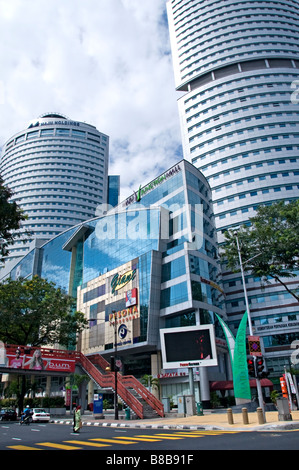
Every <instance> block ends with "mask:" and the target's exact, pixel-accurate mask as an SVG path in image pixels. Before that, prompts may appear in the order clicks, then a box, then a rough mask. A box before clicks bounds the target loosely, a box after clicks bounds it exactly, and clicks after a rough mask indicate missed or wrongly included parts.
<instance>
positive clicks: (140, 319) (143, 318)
mask: <svg viewBox="0 0 299 470" xmlns="http://www.w3.org/2000/svg"><path fill="white" fill-rule="evenodd" d="M216 253H217V245H216V232H215V227H214V217H213V212H212V209H211V192H210V188H209V185H208V184H207V181H206V179H205V178H204V176H203V175H202V174H201V173H200V172H199V171H198V170H197V169H196V168H195V167H194V166H193V165H192V164H191V163H189V162H187V161H185V160H183V161H181V162H179V163H178V164H177V165H175V167H173V168H171V169H170V170H168V171H167V172H165V173H164V174H163V175H161V176H160V177H158V178H157V179H155V180H153V181H152V182H151V183H149V184H148V185H147V186H145V187H143V188H141V187H140V188H139V189H138V190H136V192H135V193H134V194H133V195H132V196H131V197H130V198H128V199H127V200H125V201H123V202H122V203H121V204H119V205H118V206H117V207H115V208H113V209H111V210H110V211H108V212H107V213H106V214H104V215H102V216H100V217H96V218H94V219H91V220H87V221H85V222H84V223H82V224H79V225H77V226H75V227H72V228H71V229H68V230H66V231H65V232H63V233H62V234H60V235H58V236H56V237H55V238H53V239H52V240H51V241H49V242H47V243H45V244H44V245H43V246H41V247H40V248H36V249H35V250H32V252H30V253H29V254H28V255H27V256H26V257H24V258H23V259H22V261H21V262H20V263H19V265H18V266H16V268H15V269H14V271H13V272H12V273H11V276H12V277H17V276H19V275H21V276H25V277H26V276H28V277H29V276H31V275H32V274H39V275H40V276H41V277H43V278H46V279H48V280H50V281H53V282H55V283H56V284H57V285H58V286H60V287H62V288H63V289H64V290H65V291H66V292H68V293H69V294H70V295H72V296H74V297H77V308H78V309H79V310H81V311H82V312H84V314H85V316H86V318H87V319H88V320H89V324H90V327H89V329H88V330H86V331H84V332H83V334H82V335H81V337H80V338H79V343H78V348H79V349H80V350H81V351H82V352H83V353H84V354H87V355H88V354H93V353H100V354H103V355H104V356H105V355H107V357H109V355H111V351H112V350H113V348H114V338H113V328H112V327H111V319H114V318H115V319H116V322H117V324H118V325H119V326H122V327H123V330H122V331H123V332H124V331H125V337H123V338H118V353H119V354H120V356H121V358H122V363H123V367H124V370H123V371H124V372H125V373H133V374H134V375H137V376H138V375H139V374H140V375H142V373H154V371H153V370H148V369H146V367H148V364H149V363H150V358H151V357H152V356H157V357H158V356H159V351H160V349H159V348H160V337H159V330H160V329H161V328H167V327H172V326H174V325H175V326H176V325H177V326H182V325H200V324H207V323H214V313H218V314H220V315H221V316H223V317H224V318H225V312H224V308H223V304H224V297H223V291H222V288H221V277H220V274H219V273H220V271H219V266H218V262H217V258H216ZM216 336H219V337H220V336H222V332H217V331H216ZM224 349H225V348H224ZM224 349H223V351H220V354H222V355H226V351H224ZM140 355H141V357H143V360H139V362H138V359H136V358H139V357H140ZM137 363H139V364H141V365H140V368H139V369H138V368H137V369H136V367H137V366H136V364H137ZM132 364H133V365H132ZM159 367H160V368H161V363H160V366H158V368H157V370H158V369H159ZM222 372H223V373H224V372H226V370H223V371H222ZM222 378H223V379H225V378H226V377H225V375H222Z"/></svg>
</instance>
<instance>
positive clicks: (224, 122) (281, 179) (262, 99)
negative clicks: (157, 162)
mask: <svg viewBox="0 0 299 470" xmlns="http://www.w3.org/2000/svg"><path fill="white" fill-rule="evenodd" d="M298 7H299V2H298V0H280V1H273V0H265V1H262V0H258V1H254V0H250V1H248V0H217V1H215V0H206V1H202V0H168V1H167V11H168V20H169V30H170V39H171V46H172V56H173V64H174V74H175V84H176V89H177V91H178V96H179V98H178V108H179V117H180V122H181V130H182V143H183V151H184V158H185V159H187V160H188V161H190V162H192V163H193V164H194V165H195V166H196V167H197V168H198V169H200V171H202V172H203V174H204V175H205V176H206V178H207V180H208V182H209V184H210V186H211V189H212V199H213V204H214V214H215V225H216V230H217V235H218V242H219V244H222V243H223V241H224V232H225V231H226V230H227V229H238V227H239V226H240V225H241V224H248V223H249V219H250V218H251V217H254V215H255V214H256V209H257V207H258V206H259V205H260V204H272V203H273V202H276V201H278V200H283V201H285V202H286V203H287V202H288V201H292V200H294V199H297V198H298V188H299V133H298V126H299V106H298V83H299V82H298V80H299V60H298V59H299V55H298V52H299V22H298ZM243 262H246V260H243ZM284 281H285V282H286V284H288V286H289V288H290V289H292V288H293V286H294V285H296V284H298V278H296V279H291V280H290V279H285V280H284ZM223 283H224V290H225V294H226V311H227V315H228V317H229V324H230V327H231V329H232V331H234V332H235V331H236V329H235V327H238V325H239V322H240V319H241V318H242V316H243V314H244V312H245V310H246V307H245V301H244V292H243V285H242V279H241V275H240V273H237V274H236V273H232V272H231V271H230V270H227V269H226V268H225V266H224V270H223ZM246 288H247V293H248V297H249V302H250V306H251V316H252V323H253V327H254V333H255V334H256V335H259V336H260V337H261V338H262V343H263V347H264V353H265V357H266V362H267V366H268V369H269V371H270V372H271V376H270V377H271V379H272V378H273V377H274V376H276V377H277V379H278V377H279V375H280V374H281V373H282V372H283V370H284V365H286V366H287V367H288V368H289V367H290V365H291V364H290V357H291V352H292V350H291V344H292V342H293V341H294V340H298V339H299V335H298V326H299V308H298V302H296V301H295V300H294V298H293V297H292V296H291V295H290V294H289V293H288V292H287V291H286V290H285V289H283V288H282V287H281V286H280V285H279V284H278V283H277V282H274V281H271V280H269V283H267V284H266V285H262V283H261V279H259V278H254V277H253V276H251V275H250V274H249V273H247V274H246ZM277 383H278V384H279V379H278V382H277Z"/></svg>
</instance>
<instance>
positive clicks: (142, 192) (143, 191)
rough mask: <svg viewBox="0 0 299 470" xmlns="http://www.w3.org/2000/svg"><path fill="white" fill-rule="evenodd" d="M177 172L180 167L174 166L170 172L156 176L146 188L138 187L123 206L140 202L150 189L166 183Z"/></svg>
mask: <svg viewBox="0 0 299 470" xmlns="http://www.w3.org/2000/svg"><path fill="white" fill-rule="evenodd" d="M179 171H181V167H180V165H176V166H174V167H173V168H171V169H170V170H168V171H166V173H163V175H161V176H158V178H156V179H154V180H153V181H152V182H151V183H149V184H147V185H146V186H144V187H143V188H142V187H141V186H139V189H138V191H137V193H136V192H134V194H133V195H132V196H130V197H129V198H128V199H127V200H126V201H125V202H124V204H123V205H124V206H128V205H129V204H132V203H133V202H138V201H140V200H141V198H142V197H143V196H144V195H145V194H147V193H148V192H149V191H151V190H152V189H155V188H156V187H157V186H159V185H160V184H162V183H164V181H166V180H167V179H168V178H170V177H171V176H173V175H175V174H176V173H178V172H179Z"/></svg>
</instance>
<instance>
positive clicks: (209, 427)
mask: <svg viewBox="0 0 299 470" xmlns="http://www.w3.org/2000/svg"><path fill="white" fill-rule="evenodd" d="M82 422H83V426H96V427H111V428H135V429H166V430H167V429H169V430H171V429H172V430H175V429H177V430H194V431H195V430H196V431H203V430H206V431H279V430H280V431H283V430H292V429H293V430H295V429H299V422H298V421H295V422H290V421H288V422H286V423H273V424H267V423H266V424H261V425H257V426H256V425H254V426H251V427H250V426H247V427H244V426H242V427H228V426H217V425H213V424H201V425H186V424H184V425H180V424H137V423H115V422H105V421H104V422H98V421H84V420H83V421H82ZM50 423H54V424H65V425H70V426H72V424H73V421H72V420H63V419H53V420H50Z"/></svg>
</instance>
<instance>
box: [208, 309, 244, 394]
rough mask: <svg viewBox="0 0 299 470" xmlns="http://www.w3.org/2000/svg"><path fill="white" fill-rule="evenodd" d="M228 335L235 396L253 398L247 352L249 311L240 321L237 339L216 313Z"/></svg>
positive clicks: (226, 335)
mask: <svg viewBox="0 0 299 470" xmlns="http://www.w3.org/2000/svg"><path fill="white" fill-rule="evenodd" d="M216 316H217V318H218V320H219V322H220V324H221V326H222V328H223V331H224V334H225V337H226V341H227V344H228V349H229V353H230V358H231V364H232V370H233V383H234V393H235V398H243V399H248V400H251V392H250V384H249V376H248V367H247V354H246V324H247V311H246V312H245V314H244V315H243V318H242V320H241V322H240V325H239V328H238V332H237V336H236V339H235V338H234V335H233V334H232V332H231V331H230V329H229V328H228V326H227V325H226V323H225V322H224V321H223V320H222V318H220V317H219V316H218V315H217V314H216Z"/></svg>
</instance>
